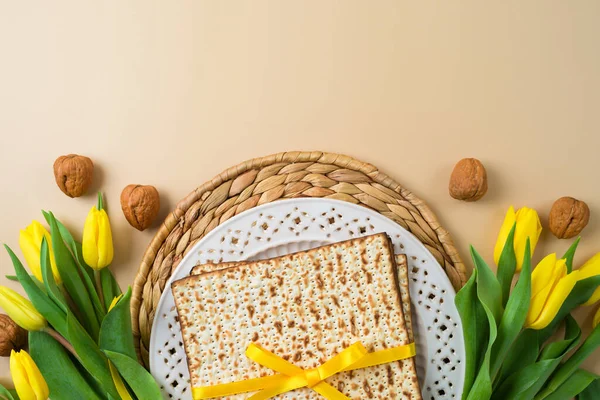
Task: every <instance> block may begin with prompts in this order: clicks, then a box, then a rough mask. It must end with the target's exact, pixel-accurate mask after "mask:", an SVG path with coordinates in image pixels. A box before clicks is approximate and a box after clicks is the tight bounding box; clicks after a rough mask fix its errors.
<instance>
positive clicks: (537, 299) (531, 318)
mask: <svg viewBox="0 0 600 400" xmlns="http://www.w3.org/2000/svg"><path fill="white" fill-rule="evenodd" d="M551 289H552V286H551V285H548V286H546V287H545V288H543V289H542V290H541V291H540V292H539V293H538V294H536V295H535V296H533V297H531V303H530V305H529V311H528V312H527V319H526V320H525V326H530V325H532V324H533V323H534V322H535V321H536V320H537V319H538V317H539V316H540V313H541V312H542V309H543V308H544V305H545V304H546V300H548V295H549V294H550V290H551Z"/></svg>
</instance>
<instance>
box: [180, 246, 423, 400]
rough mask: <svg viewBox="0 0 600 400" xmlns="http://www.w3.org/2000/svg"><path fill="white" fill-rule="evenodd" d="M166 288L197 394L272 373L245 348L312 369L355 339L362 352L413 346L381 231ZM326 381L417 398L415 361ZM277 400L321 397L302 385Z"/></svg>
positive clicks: (352, 391)
mask: <svg viewBox="0 0 600 400" xmlns="http://www.w3.org/2000/svg"><path fill="white" fill-rule="evenodd" d="M172 290H173V295H174V298H175V303H176V306H177V311H178V313H179V319H180V324H181V327H182V334H183V338H184V345H185V349H186V353H187V356H188V367H189V370H190V377H191V384H192V386H195V387H197V386H209V385H215V384H222V383H229V382H235V381H239V380H243V379H248V378H255V377H260V376H266V375H271V374H273V371H271V370H269V369H267V368H264V367H261V366H260V365H258V364H256V363H254V362H253V361H251V360H249V359H247V358H246V357H245V355H244V352H245V349H246V347H247V346H248V345H249V344H250V343H252V342H255V343H257V344H260V345H261V346H263V347H265V348H266V349H268V350H270V351H272V352H274V353H275V354H277V355H279V356H281V357H283V358H285V359H288V360H289V361H290V362H293V363H294V364H296V365H297V366H299V367H301V368H304V369H309V368H314V367H316V366H318V365H320V364H321V363H323V362H325V361H327V360H329V359H330V358H331V357H333V356H334V355H336V354H338V353H339V352H340V351H341V350H343V349H344V348H345V347H347V346H349V345H350V344H352V343H354V342H356V341H361V342H362V343H363V344H364V345H365V346H366V347H367V349H368V350H369V351H377V350H383V349H385V348H390V347H396V346H399V345H403V344H407V343H409V341H410V339H409V333H408V331H407V329H406V325H405V322H404V316H403V311H402V306H401V300H400V295H399V287H398V279H397V270H396V265H395V263H394V259H393V254H392V252H391V247H390V244H389V239H388V238H387V236H386V235H385V234H379V235H373V236H369V237H364V238H360V239H355V240H351V241H348V242H343V243H336V244H332V245H329V246H325V247H322V248H319V249H313V250H309V251H306V252H302V253H297V254H293V255H289V256H283V257H279V258H277V259H273V260H264V261H256V262H250V263H247V264H245V265H238V266H234V267H229V268H226V269H224V270H220V271H214V272H206V273H203V274H201V275H197V276H191V277H188V278H185V279H182V280H180V281H177V282H175V283H173V285H172ZM411 333H412V332H411ZM327 382H328V383H330V384H332V385H333V386H334V387H337V388H338V389H339V390H340V391H341V392H343V393H345V394H346V395H348V396H349V397H350V398H352V399H366V398H373V399H400V398H405V399H419V398H420V393H419V387H418V382H417V377H416V372H415V367H414V360H413V359H408V360H402V361H399V362H394V363H389V364H385V365H380V366H375V367H369V368H365V369H360V370H355V371H350V372H345V373H340V374H337V375H335V376H333V377H330V378H328V379H327ZM250 395H251V394H240V395H235V396H229V397H227V398H228V399H245V398H247V397H249V396H250ZM278 398H285V399H317V398H320V395H318V394H317V393H316V392H314V391H312V390H310V389H307V388H303V389H299V390H295V391H293V392H289V393H285V394H282V395H280V396H278Z"/></svg>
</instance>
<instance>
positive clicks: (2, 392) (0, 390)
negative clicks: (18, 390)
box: [0, 384, 15, 400]
mask: <svg viewBox="0 0 600 400" xmlns="http://www.w3.org/2000/svg"><path fill="white" fill-rule="evenodd" d="M0 399H2V400H15V398H14V397H13V395H12V393H10V391H9V390H8V389H7V388H5V387H4V386H2V384H0Z"/></svg>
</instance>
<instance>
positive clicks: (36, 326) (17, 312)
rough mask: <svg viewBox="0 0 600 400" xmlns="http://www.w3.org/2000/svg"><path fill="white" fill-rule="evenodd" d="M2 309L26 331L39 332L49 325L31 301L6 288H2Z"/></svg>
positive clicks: (0, 288) (0, 304) (0, 299)
mask: <svg viewBox="0 0 600 400" xmlns="http://www.w3.org/2000/svg"><path fill="white" fill-rule="evenodd" d="M0 307H2V308H3V309H4V311H6V313H7V314H8V316H9V317H10V318H12V320H13V321H15V323H16V324H17V325H19V326H20V327H21V328H23V329H25V330H28V331H39V330H41V329H44V328H45V327H46V326H47V325H48V322H46V319H45V318H44V317H42V315H41V314H40V313H39V312H38V311H37V310H36V309H35V307H34V306H33V304H31V301H29V300H28V299H26V298H25V297H23V296H21V295H20V294H19V293H17V292H15V291H14V290H12V289H9V288H7V287H5V286H0Z"/></svg>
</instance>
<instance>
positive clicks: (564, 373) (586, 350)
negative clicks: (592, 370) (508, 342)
mask: <svg viewBox="0 0 600 400" xmlns="http://www.w3.org/2000/svg"><path fill="white" fill-rule="evenodd" d="M598 346H600V325H598V326H596V327H595V328H594V330H592V332H591V333H590V335H589V336H588V337H587V338H586V339H585V341H584V342H583V344H582V345H581V347H579V348H578V349H577V351H576V352H575V353H573V355H572V356H571V357H569V359H568V360H567V361H566V362H565V363H564V364H563V365H561V366H560V368H558V369H557V370H556V373H554V375H553V376H552V378H551V379H550V381H549V382H548V385H546V388H544V391H543V392H542V395H545V396H547V395H549V394H550V393H552V392H554V391H556V390H557V389H558V387H559V386H560V385H562V384H563V383H564V382H566V380H567V379H569V377H570V376H571V375H572V374H574V373H575V371H577V369H578V368H579V366H580V365H581V363H582V362H583V361H584V360H585V359H586V358H588V357H589V356H590V355H591V354H592V353H593V352H594V350H596V349H597V348H598ZM540 398H544V397H540Z"/></svg>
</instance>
